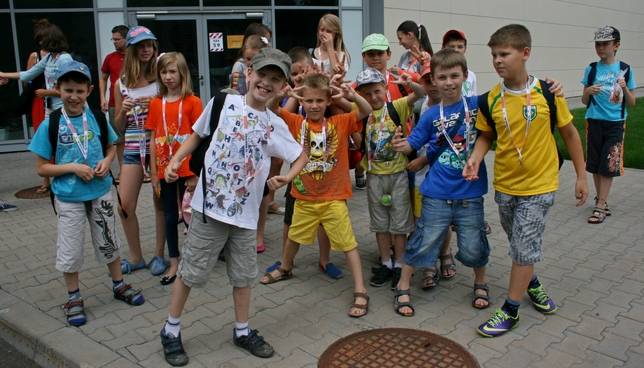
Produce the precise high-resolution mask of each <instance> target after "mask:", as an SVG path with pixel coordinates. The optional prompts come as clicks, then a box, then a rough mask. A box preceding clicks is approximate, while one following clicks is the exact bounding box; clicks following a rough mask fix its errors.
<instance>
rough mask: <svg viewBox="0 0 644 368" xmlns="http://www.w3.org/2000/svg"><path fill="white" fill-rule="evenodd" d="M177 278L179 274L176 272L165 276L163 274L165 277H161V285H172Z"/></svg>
mask: <svg viewBox="0 0 644 368" xmlns="http://www.w3.org/2000/svg"><path fill="white" fill-rule="evenodd" d="M176 279H177V275H176V274H174V275H172V276H168V275H165V276H163V277H162V278H161V281H160V282H161V285H163V286H166V285H170V284H172V283H173V282H174V280H176Z"/></svg>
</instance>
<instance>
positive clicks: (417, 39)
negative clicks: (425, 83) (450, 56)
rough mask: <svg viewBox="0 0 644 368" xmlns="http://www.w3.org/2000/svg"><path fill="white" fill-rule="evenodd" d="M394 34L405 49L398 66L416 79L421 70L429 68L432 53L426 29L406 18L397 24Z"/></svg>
mask: <svg viewBox="0 0 644 368" xmlns="http://www.w3.org/2000/svg"><path fill="white" fill-rule="evenodd" d="M396 35H397V36H398V41H399V42H400V45H401V46H402V47H404V48H405V49H406V50H407V51H406V52H405V53H404V54H402V56H401V57H400V61H399V62H398V67H399V68H400V69H402V70H403V72H406V73H408V74H411V75H412V79H414V80H418V78H419V77H420V73H421V71H423V70H425V69H427V68H429V61H430V58H431V57H432V55H434V51H433V50H432V45H431V42H430V41H429V36H428V35H427V29H425V26H424V25H422V24H421V25H418V24H416V22H414V21H412V20H406V21H404V22H402V23H401V24H400V25H399V26H398V29H397V30H396Z"/></svg>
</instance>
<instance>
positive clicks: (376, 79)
mask: <svg viewBox="0 0 644 368" xmlns="http://www.w3.org/2000/svg"><path fill="white" fill-rule="evenodd" d="M373 83H382V84H385V77H384V76H383V75H382V73H380V72H379V71H377V70H376V69H374V68H366V69H365V70H363V71H361V72H360V73H358V76H357V77H356V88H360V87H361V86H364V85H367V84H373Z"/></svg>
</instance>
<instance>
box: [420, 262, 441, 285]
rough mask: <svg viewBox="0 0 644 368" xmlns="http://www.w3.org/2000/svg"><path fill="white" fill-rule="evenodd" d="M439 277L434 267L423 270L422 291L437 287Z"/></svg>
mask: <svg viewBox="0 0 644 368" xmlns="http://www.w3.org/2000/svg"><path fill="white" fill-rule="evenodd" d="M440 278H441V277H440V275H439V274H438V271H437V270H436V267H429V268H426V269H424V270H423V286H422V288H423V290H425V291H427V290H431V289H433V288H435V287H436V286H438V281H439V280H440Z"/></svg>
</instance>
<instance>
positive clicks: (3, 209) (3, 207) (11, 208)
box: [0, 201, 18, 212]
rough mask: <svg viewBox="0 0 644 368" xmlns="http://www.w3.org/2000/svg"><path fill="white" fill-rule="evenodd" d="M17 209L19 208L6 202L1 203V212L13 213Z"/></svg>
mask: <svg viewBox="0 0 644 368" xmlns="http://www.w3.org/2000/svg"><path fill="white" fill-rule="evenodd" d="M17 209H18V207H16V206H14V205H12V204H9V203H7V202H5V201H0V212H12V211H15V210H17Z"/></svg>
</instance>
